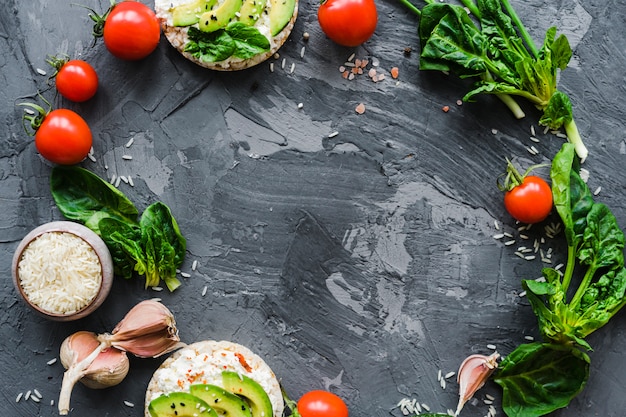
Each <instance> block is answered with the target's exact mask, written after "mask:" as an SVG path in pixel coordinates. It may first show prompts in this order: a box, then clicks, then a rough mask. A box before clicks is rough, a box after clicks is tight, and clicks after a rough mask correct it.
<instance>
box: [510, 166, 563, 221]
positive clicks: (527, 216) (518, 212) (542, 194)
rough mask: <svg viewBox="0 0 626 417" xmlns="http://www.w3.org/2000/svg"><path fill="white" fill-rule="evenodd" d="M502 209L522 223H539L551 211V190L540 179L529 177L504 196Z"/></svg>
mask: <svg viewBox="0 0 626 417" xmlns="http://www.w3.org/2000/svg"><path fill="white" fill-rule="evenodd" d="M504 207H505V208H506V210H507V211H508V212H509V214H510V215H511V216H513V218H514V219H516V220H519V221H520V222H522V223H531V224H532V223H539V222H540V221H543V220H545V218H546V217H548V214H550V210H552V190H551V189H550V186H549V185H548V183H547V182H546V181H545V180H544V179H543V178H540V177H537V176H534V175H529V176H526V177H524V178H523V180H522V183H521V184H519V185H517V186H515V187H514V188H512V189H511V190H510V191H507V192H506V193H505V194H504Z"/></svg>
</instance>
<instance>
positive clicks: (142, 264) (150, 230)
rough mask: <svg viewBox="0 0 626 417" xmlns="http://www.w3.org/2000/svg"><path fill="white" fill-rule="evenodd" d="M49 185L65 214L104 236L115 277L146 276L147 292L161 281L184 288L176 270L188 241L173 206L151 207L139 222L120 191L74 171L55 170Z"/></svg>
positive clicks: (134, 211)
mask: <svg viewBox="0 0 626 417" xmlns="http://www.w3.org/2000/svg"><path fill="white" fill-rule="evenodd" d="M50 185H51V191H52V194H53V196H54V200H55V202H56V204H57V207H58V208H59V210H60V211H61V213H63V215H64V216H65V217H66V218H68V219H70V220H74V221H77V222H80V223H83V224H85V226H87V227H89V228H90V229H92V230H93V231H94V232H95V233H97V234H98V235H100V237H102V239H103V240H104V242H105V243H106V245H107V247H108V249H109V252H111V256H112V258H113V266H114V270H115V273H116V275H119V276H122V277H123V278H131V277H132V276H133V274H134V273H137V274H138V275H145V278H146V283H145V286H146V288H147V287H153V286H157V285H159V282H160V281H161V280H163V281H164V282H165V284H166V285H167V287H168V289H169V290H170V291H174V290H175V289H176V288H178V286H180V281H179V280H178V279H177V278H176V270H177V268H178V267H179V266H180V265H181V264H182V262H183V260H184V257H185V251H186V241H185V238H184V237H183V235H182V234H181V232H180V229H179V227H178V223H177V222H176V220H175V219H174V217H173V216H172V213H171V211H170V209H169V207H167V206H166V205H165V204H163V203H161V202H156V203H153V204H151V205H150V206H148V207H147V208H146V210H145V211H144V212H143V213H142V215H141V217H140V218H139V219H137V216H138V211H137V209H136V208H135V206H134V205H133V204H132V203H131V202H130V200H129V199H128V198H127V197H126V196H125V195H124V194H123V193H122V192H121V191H119V190H118V189H117V188H115V187H113V186H112V185H111V184H109V183H108V182H107V181H104V180H103V179H101V178H100V177H98V176H97V175H95V174H93V173H92V172H90V171H88V170H86V169H84V168H80V167H76V166H72V167H55V168H54V169H53V171H52V175H51V179H50Z"/></svg>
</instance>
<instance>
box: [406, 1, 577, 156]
mask: <svg viewBox="0 0 626 417" xmlns="http://www.w3.org/2000/svg"><path fill="white" fill-rule="evenodd" d="M400 2H401V3H403V4H404V5H406V6H407V7H408V8H409V9H410V10H412V11H413V12H414V13H416V14H417V15H418V16H420V23H419V27H418V33H419V37H420V44H421V54H420V69H422V70H436V71H449V72H453V73H455V74H456V75H458V76H459V77H461V78H472V79H475V80H476V81H475V83H474V85H473V86H472V89H471V90H470V91H469V92H468V93H467V94H465V96H464V97H463V99H464V100H466V101H469V100H472V99H474V98H475V97H476V96H477V95H479V94H494V95H496V96H497V97H498V98H500V99H501V100H502V101H503V102H504V103H505V104H506V105H507V106H508V107H509V108H510V109H511V111H512V112H513V113H514V115H515V116H516V117H517V118H522V117H524V112H523V111H522V109H521V108H520V107H519V105H518V104H517V102H516V101H515V100H514V99H513V98H512V96H518V97H522V98H525V99H527V100H529V101H530V102H531V103H532V104H534V105H535V106H536V107H537V108H538V109H540V110H541V111H542V112H543V115H542V117H541V118H540V120H539V123H540V124H542V125H544V126H548V127H549V128H550V129H554V130H556V129H560V128H561V127H563V128H564V129H565V132H566V134H567V137H568V140H569V141H570V142H571V143H574V144H575V145H576V152H577V153H578V156H579V157H580V158H581V160H584V159H585V158H586V157H587V154H588V151H587V148H586V147H585V145H584V143H583V141H582V138H581V136H580V133H579V131H578V128H577V126H576V123H575V122H574V117H573V113H572V105H571V102H570V99H569V97H568V96H567V95H566V94H565V93H563V92H561V91H559V90H558V89H557V75H558V71H559V70H564V69H565V68H567V65H568V63H569V61H570V59H571V57H572V49H571V47H570V45H569V42H568V40H567V37H566V36H565V35H560V36H558V37H557V36H556V33H557V29H556V27H551V28H550V29H548V31H547V32H546V35H545V38H544V41H543V45H542V46H541V48H539V49H537V47H536V46H535V44H534V41H533V39H532V38H531V37H530V35H529V34H528V31H527V30H526V28H525V27H524V25H523V24H522V22H521V20H520V19H519V17H518V16H517V14H516V12H515V10H514V9H513V7H512V6H511V5H510V3H509V1H508V0H462V3H463V5H464V6H465V7H467V8H468V9H469V10H470V11H471V13H472V14H473V15H474V19H475V20H476V23H475V21H474V20H472V18H471V17H470V15H469V14H468V13H467V11H466V9H465V7H463V6H461V5H454V4H447V3H440V2H435V1H434V0H425V2H426V3H427V4H426V6H424V8H423V9H422V10H419V9H418V8H417V7H415V6H414V5H412V4H411V3H410V2H409V0H400Z"/></svg>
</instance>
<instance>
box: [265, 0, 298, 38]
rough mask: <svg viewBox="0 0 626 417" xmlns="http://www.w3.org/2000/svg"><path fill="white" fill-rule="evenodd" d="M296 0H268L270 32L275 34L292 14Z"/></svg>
mask: <svg viewBox="0 0 626 417" xmlns="http://www.w3.org/2000/svg"><path fill="white" fill-rule="evenodd" d="M295 7H296V0H270V15H269V16H270V32H271V33H272V36H276V35H278V34H279V33H280V31H281V30H283V29H284V28H285V26H287V23H289V21H290V20H291V17H292V16H293V12H294V9H295Z"/></svg>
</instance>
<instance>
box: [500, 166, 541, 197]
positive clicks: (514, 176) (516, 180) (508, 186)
mask: <svg viewBox="0 0 626 417" xmlns="http://www.w3.org/2000/svg"><path fill="white" fill-rule="evenodd" d="M545 166H549V164H535V165H531V166H530V167H528V169H527V170H526V171H524V174H520V173H519V171H518V170H517V168H515V165H513V163H512V162H511V160H509V158H506V172H505V173H504V174H501V175H500V176H499V177H498V179H497V185H498V189H499V190H500V191H511V190H512V189H513V188H515V187H517V186H519V185H522V183H523V182H524V178H526V177H527V176H528V175H529V174H530V173H531V172H532V171H533V170H534V169H537V168H542V167H545ZM501 178H504V180H503V181H502V182H501V181H500V180H501Z"/></svg>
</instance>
